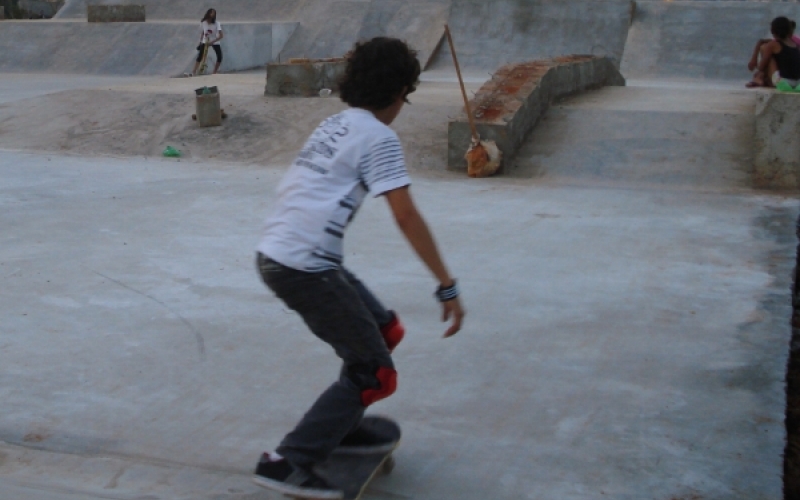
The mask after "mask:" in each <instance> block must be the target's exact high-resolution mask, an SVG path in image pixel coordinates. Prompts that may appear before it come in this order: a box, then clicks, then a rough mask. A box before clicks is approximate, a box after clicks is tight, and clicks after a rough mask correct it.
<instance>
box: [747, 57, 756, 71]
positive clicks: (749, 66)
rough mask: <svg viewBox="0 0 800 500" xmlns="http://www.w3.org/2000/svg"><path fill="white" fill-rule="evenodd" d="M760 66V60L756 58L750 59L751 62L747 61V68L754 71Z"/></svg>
mask: <svg viewBox="0 0 800 500" xmlns="http://www.w3.org/2000/svg"><path fill="white" fill-rule="evenodd" d="M756 66H758V61H757V60H756V59H750V62H749V63H747V69H749V70H750V71H753V70H754V69H756Z"/></svg>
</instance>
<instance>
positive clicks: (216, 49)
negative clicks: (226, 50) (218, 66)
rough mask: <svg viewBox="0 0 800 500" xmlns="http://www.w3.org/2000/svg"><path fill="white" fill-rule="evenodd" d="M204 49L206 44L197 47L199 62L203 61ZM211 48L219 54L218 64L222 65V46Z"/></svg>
mask: <svg viewBox="0 0 800 500" xmlns="http://www.w3.org/2000/svg"><path fill="white" fill-rule="evenodd" d="M203 47H205V44H204V43H201V44H200V45H198V46H197V62H200V61H202V60H203ZM211 48H212V49H214V52H215V53H216V54H217V62H219V63H221V62H222V47H221V46H220V45H212V46H211Z"/></svg>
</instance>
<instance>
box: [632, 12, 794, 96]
mask: <svg viewBox="0 0 800 500" xmlns="http://www.w3.org/2000/svg"><path fill="white" fill-rule="evenodd" d="M777 16H787V17H789V18H792V19H798V18H800V6H798V4H795V3H785V2H742V1H708V2H702V1H683V2H658V1H645V2H636V13H635V15H634V21H633V25H632V26H631V29H630V33H629V35H628V42H627V45H626V47H625V55H624V57H623V59H622V74H623V75H625V77H626V78H643V77H658V78H670V77H674V78H707V79H721V80H725V79H740V80H746V79H748V78H749V76H750V75H749V72H748V70H747V61H748V60H749V59H750V55H751V54H752V51H753V47H754V45H755V42H756V40H757V39H759V38H764V37H767V36H769V24H770V22H771V21H772V19H773V18H775V17H777Z"/></svg>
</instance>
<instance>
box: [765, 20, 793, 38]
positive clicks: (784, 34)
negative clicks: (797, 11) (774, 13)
mask: <svg viewBox="0 0 800 500" xmlns="http://www.w3.org/2000/svg"><path fill="white" fill-rule="evenodd" d="M770 28H771V31H772V34H773V35H774V36H775V37H776V38H779V39H781V40H785V39H787V38H789V37H790V36H792V32H793V31H794V27H793V26H792V21H791V20H790V19H789V18H788V17H783V16H780V17H776V18H775V19H773V20H772V24H771V25H770Z"/></svg>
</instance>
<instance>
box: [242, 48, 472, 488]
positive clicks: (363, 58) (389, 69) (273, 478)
mask: <svg viewBox="0 0 800 500" xmlns="http://www.w3.org/2000/svg"><path fill="white" fill-rule="evenodd" d="M419 74H420V64H419V61H418V60H417V57H416V53H415V52H414V51H412V50H411V49H409V48H408V46H407V45H406V44H405V43H403V42H402V41H400V40H396V39H392V38H383V37H379V38H374V39H372V40H370V41H368V42H363V43H358V44H356V46H355V48H354V50H353V52H352V54H351V55H350V56H349V58H348V63H347V70H346V72H345V76H344V78H343V79H342V82H341V86H340V92H341V99H342V100H343V101H344V102H345V103H347V104H348V105H349V106H350V108H349V109H347V110H345V111H343V112H341V113H339V114H336V115H334V116H331V117H329V118H327V119H326V120H324V121H323V122H322V123H321V124H320V125H319V127H317V129H316V130H315V131H314V132H313V133H312V134H311V136H310V137H309V139H308V141H307V142H306V144H305V146H304V147H303V149H302V150H301V151H300V153H299V155H298V157H297V159H296V160H295V161H294V163H293V164H292V166H291V168H290V169H289V170H288V172H287V173H286V175H285V177H284V178H283V180H282V181H281V183H280V185H279V187H278V195H279V197H278V202H277V206H276V207H275V208H274V211H273V212H272V214H271V215H270V216H269V217H268V218H267V220H266V223H265V228H264V235H263V239H262V240H261V242H260V244H259V245H258V254H257V265H258V269H259V272H260V273H261V277H262V279H263V280H264V283H265V284H266V285H267V287H269V288H270V289H271V290H272V291H273V292H274V293H275V295H276V296H277V297H279V298H280V299H281V300H283V301H284V302H285V303H286V305H287V306H288V307H289V308H291V309H293V310H295V311H296V312H297V313H299V314H300V316H301V317H302V318H303V320H304V321H305V323H306V325H308V327H309V328H310V329H311V331H312V332H313V333H314V334H315V335H316V336H317V337H319V338H320V339H321V340H323V341H325V342H327V343H328V344H330V346H331V347H332V348H333V349H334V351H335V352H336V354H337V355H338V356H339V357H340V358H341V359H342V361H343V367H342V371H341V375H340V377H339V380H338V381H336V382H334V383H333V385H331V386H330V387H329V388H328V389H327V390H326V391H325V392H323V394H322V395H321V396H320V397H319V399H317V401H316V402H315V403H314V404H313V406H312V407H311V409H310V410H309V411H308V412H307V413H306V414H305V416H304V417H303V418H302V420H301V421H300V423H298V424H297V426H296V427H295V429H294V430H293V431H292V432H290V433H289V434H288V435H286V437H284V438H283V441H282V442H281V444H280V446H279V447H278V448H277V450H276V452H274V453H264V454H263V455H262V457H261V460H260V461H259V463H258V465H257V467H256V470H255V475H254V477H253V480H254V481H255V482H256V483H258V484H259V485H262V486H266V487H268V488H272V489H275V490H278V491H281V492H283V493H286V494H289V495H296V496H300V497H313V498H341V496H342V492H341V491H339V490H337V489H335V488H333V487H332V486H330V485H329V484H328V483H327V482H326V481H325V480H324V479H323V478H322V477H320V476H319V475H317V474H316V473H315V472H314V465H315V464H317V463H320V462H323V461H325V459H326V458H328V456H329V455H330V454H331V453H332V452H333V451H334V449H335V448H337V447H338V446H340V445H347V446H357V447H360V448H364V447H375V449H376V450H386V449H387V447H388V449H391V447H393V446H394V444H395V443H387V442H386V441H385V437H383V436H378V435H374V434H371V433H370V432H368V431H367V430H366V429H364V428H363V427H359V423H360V422H361V420H362V418H363V416H364V411H365V409H366V408H367V407H368V406H370V405H371V404H373V403H375V402H376V401H379V400H381V399H384V398H386V397H388V396H390V395H391V394H392V393H394V391H395V389H396V386H397V372H396V371H395V367H394V363H393V361H392V357H391V355H390V352H391V350H392V349H393V348H394V347H395V346H396V345H397V342H399V341H400V339H401V338H402V336H403V328H402V325H401V324H400V322H399V320H398V318H397V316H396V315H394V314H393V313H390V312H387V311H386V310H385V308H384V307H383V306H382V305H381V304H380V302H378V300H377V299H376V298H375V297H374V295H372V293H370V292H369V290H367V288H366V287H364V286H363V284H361V283H360V282H358V281H357V279H356V278H355V276H354V275H352V274H351V273H349V272H348V271H347V270H346V269H345V268H344V267H343V255H344V252H343V237H344V233H345V229H346V228H347V226H348V224H349V222H350V220H351V219H352V218H353V217H354V216H355V214H356V212H357V210H358V208H359V206H360V205H361V203H362V201H363V200H364V198H365V197H366V196H367V194H370V195H372V196H376V197H377V196H383V198H384V199H385V200H386V202H387V203H388V205H389V208H390V210H391V213H392V214H393V216H394V219H395V221H396V223H397V225H398V226H399V228H400V231H401V232H402V233H403V235H404V236H405V237H406V239H407V240H408V242H409V243H410V244H411V247H412V248H413V249H414V251H415V252H416V254H417V255H418V256H419V257H420V259H421V260H422V261H423V262H424V264H425V265H426V266H427V267H428V269H429V270H430V271H431V273H432V274H433V276H434V277H435V278H436V280H437V281H438V283H439V286H438V288H437V289H436V292H435V295H436V297H437V298H438V300H439V301H440V302H441V305H442V313H443V314H442V316H443V321H447V320H448V319H452V323H451V324H450V327H449V328H448V329H447V331H446V332H445V337H449V336H451V335H454V334H455V333H456V332H458V331H459V329H460V328H461V321H462V318H463V316H464V312H463V310H462V308H461V303H460V301H459V297H458V289H457V287H456V282H455V280H454V279H453V277H452V276H451V275H450V273H449V271H448V270H447V268H446V267H445V264H444V262H443V260H442V258H441V256H440V254H439V251H438V249H437V246H436V243H435V242H434V239H433V236H432V235H431V233H430V231H429V229H428V226H427V224H426V223H425V221H424V220H423V218H422V217H421V215H420V214H419V212H418V211H417V209H416V207H415V204H414V201H413V200H412V198H411V193H410V190H409V186H410V184H411V180H410V179H409V176H408V173H407V171H406V166H405V161H404V157H403V150H402V146H401V145H400V141H399V139H398V137H397V134H396V133H395V132H394V131H393V130H392V129H391V128H389V125H390V124H391V123H392V122H393V121H394V119H395V118H396V117H397V115H398V114H399V113H400V110H401V109H402V108H403V105H404V104H405V103H406V102H408V100H407V98H408V95H409V94H411V93H412V92H413V91H414V90H415V88H416V85H417V83H418V77H419Z"/></svg>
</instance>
